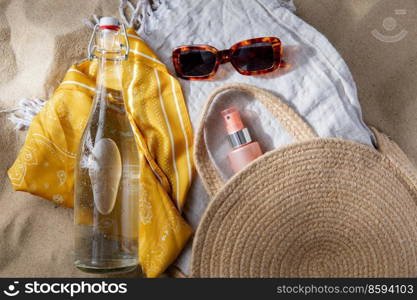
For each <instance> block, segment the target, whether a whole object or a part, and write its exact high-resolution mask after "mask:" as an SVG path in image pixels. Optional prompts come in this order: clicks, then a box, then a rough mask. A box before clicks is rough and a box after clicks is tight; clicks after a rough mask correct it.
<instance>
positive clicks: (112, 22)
mask: <svg viewBox="0 0 417 300" xmlns="http://www.w3.org/2000/svg"><path fill="white" fill-rule="evenodd" d="M99 28H100V29H110V30H115V31H117V30H119V28H120V24H119V20H118V19H117V18H113V17H102V18H101V19H100V22H99Z"/></svg>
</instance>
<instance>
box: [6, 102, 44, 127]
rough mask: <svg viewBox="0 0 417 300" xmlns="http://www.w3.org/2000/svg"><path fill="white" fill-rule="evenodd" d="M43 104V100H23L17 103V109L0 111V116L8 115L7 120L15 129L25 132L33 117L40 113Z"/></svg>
mask: <svg viewBox="0 0 417 300" xmlns="http://www.w3.org/2000/svg"><path fill="white" fill-rule="evenodd" d="M45 103H46V101H45V100H42V99H39V98H34V99H27V98H24V99H22V100H20V101H19V103H18V106H17V107H15V108H9V109H5V110H0V114H2V113H10V116H9V118H8V119H9V120H10V121H11V122H12V123H13V124H14V125H15V129H16V130H26V129H28V128H29V126H30V123H31V122H32V119H33V117H34V116H36V115H37V114H38V113H39V112H40V111H41V109H42V108H43V106H44V105H45Z"/></svg>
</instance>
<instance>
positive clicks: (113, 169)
mask: <svg viewBox="0 0 417 300" xmlns="http://www.w3.org/2000/svg"><path fill="white" fill-rule="evenodd" d="M88 165H89V167H88V174H89V175H90V181H91V186H92V189H93V196H94V204H95V206H96V208H97V210H98V211H99V212H100V213H101V214H103V215H108V214H109V213H111V212H112V210H113V208H114V205H115V204H116V198H117V191H118V189H119V183H120V178H121V176H122V159H121V156H120V152H119V149H118V148H117V145H116V143H115V142H114V141H113V140H112V139H109V138H103V139H100V140H99V141H98V142H97V143H96V144H95V146H94V148H93V150H92V151H91V155H90V158H89V163H88Z"/></svg>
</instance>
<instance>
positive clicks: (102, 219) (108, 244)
mask: <svg viewBox="0 0 417 300" xmlns="http://www.w3.org/2000/svg"><path fill="white" fill-rule="evenodd" d="M110 21H111V20H110ZM113 21H114V19H113ZM107 22H108V20H107ZM114 22H116V21H114ZM104 23H106V22H104ZM100 25H101V22H100ZM114 25H115V26H111V28H110V29H109V28H108V26H104V27H102V26H100V27H99V29H98V39H97V44H98V48H97V49H98V50H97V51H98V55H97V56H98V58H97V63H98V73H97V86H96V95H95V97H94V101H93V104H92V108H91V112H90V117H89V120H88V122H87V125H86V128H85V131H84V134H83V137H82V140H81V144H80V148H79V152H78V155H77V162H76V167H75V169H76V170H75V201H74V214H75V215H74V221H75V260H74V264H75V266H76V267H78V268H79V269H81V270H83V271H87V272H95V273H108V272H128V271H131V270H133V269H135V268H136V266H137V265H138V259H137V257H138V224H139V223H138V199H139V190H138V188H139V157H138V150H137V147H136V143H135V140H134V135H133V131H132V128H131V126H130V123H129V120H128V116H127V114H126V110H125V104H124V101H123V93H122V80H121V60H122V59H119V58H121V57H122V56H121V48H120V43H119V40H120V30H118V26H116V24H114Z"/></svg>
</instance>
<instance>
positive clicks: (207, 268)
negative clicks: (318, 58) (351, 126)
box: [191, 129, 417, 277]
mask: <svg viewBox="0 0 417 300" xmlns="http://www.w3.org/2000/svg"><path fill="white" fill-rule="evenodd" d="M374 132H375V136H376V138H377V143H378V150H375V149H372V148H370V147H369V146H366V145H362V144H358V143H355V142H351V141H346V140H340V139H318V138H313V139H307V140H303V141H299V142H297V143H294V144H292V145H289V146H286V147H283V148H280V149H277V150H274V151H271V152H269V153H266V154H265V155H263V156H262V157H261V158H259V159H257V160H255V161H254V162H252V163H251V164H250V165H249V166H248V167H246V168H245V169H244V170H243V171H242V172H240V173H238V174H236V175H235V176H233V177H232V179H231V180H229V181H228V182H227V183H226V184H225V185H222V183H219V187H220V189H219V192H218V193H216V195H215V196H214V198H213V199H212V201H211V202H210V204H209V206H208V208H207V210H206V212H205V214H204V216H203V218H202V220H201V223H200V225H199V227H198V229H197V232H196V235H195V238H194V244H193V253H192V263H191V275H192V276H193V277H415V276H417V190H416V187H417V184H416V170H415V169H414V167H413V166H412V164H411V163H410V161H409V160H408V159H407V158H406V156H405V154H404V153H403V152H402V151H401V150H400V149H399V147H398V146H397V145H396V144H395V143H394V142H392V141H391V140H390V139H388V138H387V137H386V136H385V135H383V134H381V133H379V132H378V131H377V130H375V129H374ZM206 165H210V162H206ZM210 170H212V169H209V170H208V171H210ZM199 171H200V172H205V171H207V170H206V169H205V167H204V165H203V166H200V169H199ZM200 174H201V173H200ZM202 178H203V180H205V179H206V178H208V177H206V176H204V175H203V176H202ZM209 178H210V180H213V178H212V177H209Z"/></svg>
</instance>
